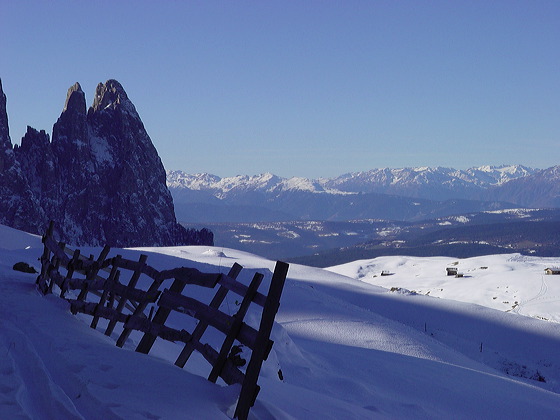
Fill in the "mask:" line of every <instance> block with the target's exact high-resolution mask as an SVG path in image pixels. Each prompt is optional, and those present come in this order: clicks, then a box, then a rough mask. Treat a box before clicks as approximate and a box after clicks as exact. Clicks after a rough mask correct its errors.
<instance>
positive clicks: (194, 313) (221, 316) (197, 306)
mask: <svg viewBox="0 0 560 420" xmlns="http://www.w3.org/2000/svg"><path fill="white" fill-rule="evenodd" d="M158 305H159V307H160V308H167V309H168V310H174V311H177V312H180V313H184V314H186V315H189V316H191V317H193V318H196V319H198V320H200V321H202V322H205V323H207V324H209V325H211V326H212V327H214V328H216V329H217V330H218V331H221V332H222V333H224V334H228V333H229V331H230V327H231V325H232V323H233V317H231V316H229V315H226V314H225V313H223V312H221V311H219V310H217V309H214V308H211V307H209V306H207V305H205V304H204V303H202V302H199V301H198V300H196V299H193V298H191V297H188V296H183V295H181V294H178V293H173V292H171V291H170V290H167V289H166V290H164V291H163V293H162V294H161V297H160V298H159V301H158ZM257 334H258V332H257V331H256V330H255V329H254V328H252V327H250V326H248V325H247V324H245V323H242V325H241V330H240V331H239V335H238V337H237V339H238V341H239V342H240V343H242V344H244V345H246V346H248V347H251V348H252V347H254V345H255V341H256V339H257Z"/></svg>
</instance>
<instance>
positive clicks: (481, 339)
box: [0, 226, 560, 420]
mask: <svg viewBox="0 0 560 420" xmlns="http://www.w3.org/2000/svg"><path fill="white" fill-rule="evenodd" d="M41 251H42V246H41V242H40V238H38V237H36V236H33V235H29V234H26V233H22V232H18V231H15V230H13V229H10V228H6V227H3V226H0V354H2V357H0V419H28V418H30V419H82V418H83V419H119V418H120V419H152V420H155V419H185V418H192V419H219V418H224V419H225V418H230V417H231V416H232V414H233V409H234V407H235V404H236V398H237V396H238V393H239V386H231V387H227V386H222V385H219V384H218V385H216V384H212V383H210V382H208V381H207V380H206V379H205V376H204V375H205V374H207V370H208V367H207V366H206V365H205V364H204V363H203V361H202V359H201V358H200V357H199V358H194V359H192V360H189V363H188V364H187V365H186V367H185V369H179V368H177V367H176V366H174V365H173V363H172V361H174V360H175V357H176V355H177V354H178V353H179V352H180V349H181V347H182V346H178V345H175V344H174V343H165V342H160V341H158V342H156V344H157V345H156V347H154V349H153V352H151V353H150V355H143V354H138V353H135V352H134V351H133V349H134V343H133V342H132V343H129V344H127V345H125V348H123V349H120V348H118V347H116V346H115V339H114V337H106V336H104V335H103V334H102V332H100V331H96V330H93V329H91V328H89V325H88V322H87V321H88V318H87V317H84V318H83V319H82V318H80V317H78V316H73V315H71V314H70V311H69V309H68V305H67V304H66V302H64V301H63V300H61V299H60V298H58V297H56V296H54V295H51V296H46V297H43V296H41V295H40V294H39V293H38V292H37V291H36V290H35V285H34V281H35V278H36V275H33V274H25V273H21V272H16V271H13V270H12V266H13V264H14V263H15V262H18V261H25V262H27V263H29V264H31V265H33V266H35V267H36V268H37V269H38V268H39V262H38V260H37V258H38V257H39V256H40V254H41ZM87 252H91V253H94V254H97V253H98V252H99V250H96V249H92V250H87ZM111 252H112V254H110V255H114V254H116V253H117V252H119V253H123V254H124V255H126V256H127V257H129V258H134V257H135V256H136V257H137V256H138V254H139V253H140V252H142V253H146V254H148V263H149V264H150V265H152V266H154V267H155V268H158V269H162V268H173V267H176V266H181V265H186V266H193V267H196V268H199V269H202V270H204V271H214V272H217V271H219V272H227V271H228V270H229V268H230V267H231V265H233V263H234V262H238V263H239V264H241V265H242V266H244V267H245V268H246V269H245V270H243V271H242V273H241V277H243V276H245V277H247V278H250V277H252V274H253V272H254V271H255V270H258V271H261V272H263V273H265V275H266V276H267V279H269V278H270V276H271V274H270V270H272V268H273V267H274V261H269V260H266V259H263V258H260V257H258V256H255V255H251V254H247V253H243V252H240V251H236V250H232V249H222V248H208V247H175V248H145V249H141V250H140V249H134V250H112V251H111ZM454 262H458V264H457V267H459V269H460V270H461V271H463V273H464V274H465V277H463V278H458V279H456V278H454V277H447V276H445V268H446V267H447V266H448V265H450V264H452V263H454ZM559 263H560V261H559V260H549V259H538V258H522V257H520V256H517V255H507V256H489V257H480V258H472V259H468V260H453V259H448V258H426V259H424V258H405V257H388V258H379V259H375V260H371V261H359V262H355V263H352V264H347V265H345V266H340V267H334V268H331V269H329V270H325V269H318V268H311V267H305V266H298V265H291V266H290V271H289V273H288V280H287V282H286V286H285V289H284V294H283V297H282V303H281V307H280V311H279V313H278V316H277V324H276V325H275V327H274V330H273V336H272V338H273V340H274V341H275V344H274V348H273V351H272V353H271V355H270V357H269V359H268V360H267V362H265V364H264V366H263V371H262V372H261V377H260V378H259V384H260V385H261V388H262V389H261V392H260V394H259V396H258V398H257V402H256V404H255V407H253V409H252V410H251V414H250V418H253V419H342V418H344V419H346V418H348V419H372V418H375V419H376V418H380V419H395V418H412V419H423V418H430V419H432V418H441V419H449V418H454V419H462V418H464V419H471V418H477V419H484V418H492V419H495V418H509V419H517V418H519V419H521V418H539V419H556V418H560V395H559V394H560V354H559V352H558V349H559V348H560V324H559V323H557V322H554V321H558V316H559V315H558V312H559V311H558V308H559V303H558V299H556V298H555V296H558V293H557V291H558V289H557V283H556V282H555V280H556V279H557V278H558V279H560V277H556V276H546V277H543V276H542V275H541V274H543V273H544V268H545V266H547V265H560V264H559ZM482 267H487V268H482ZM382 270H387V271H389V272H390V273H392V275H389V276H383V277H381V276H380V275H379V274H380V273H381V271H382ZM375 275H377V277H374V276H375ZM246 280H247V279H246V278H241V281H246ZM380 286H383V287H380ZM391 287H396V288H400V289H399V290H397V289H395V291H393V292H391V291H390V288H391ZM412 289H414V290H416V292H418V293H416V294H415V293H413V292H411V290H412ZM440 289H443V290H440ZM428 292H430V293H429V295H428V296H426V293H428ZM435 296H438V297H440V298H436V297H435ZM494 296H495V297H496V299H493V298H494ZM506 301H508V302H510V303H508V304H506V303H503V302H506ZM515 301H517V302H518V305H517V306H516V308H515V309H512V306H513V305H514V302H515ZM233 305H234V303H233V302H231V301H227V300H226V302H225V303H224V305H223V306H222V308H221V310H222V311H224V312H228V311H230V310H231V307H230V306H233ZM496 309H498V310H496ZM507 310H509V312H506V311H507ZM514 311H517V312H518V313H512V312H514ZM524 315H529V316H524ZM537 316H538V317H542V318H547V319H549V320H550V321H544V320H541V319H536V318H535V317H537ZM119 333H120V331H118V330H117V331H115V335H118V334H119ZM134 340H137V337H135V336H132V341H134ZM279 370H281V372H282V377H283V379H280V377H279V375H278V372H279Z"/></svg>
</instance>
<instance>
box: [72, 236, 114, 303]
mask: <svg viewBox="0 0 560 420" xmlns="http://www.w3.org/2000/svg"><path fill="white" fill-rule="evenodd" d="M110 250H111V248H110V247H109V246H108V245H105V246H104V247H103V249H102V250H101V252H100V253H99V257H98V258H97V260H95V261H93V258H92V257H93V256H91V257H90V260H92V263H91V265H90V267H89V270H88V271H87V272H86V281H85V282H84V285H83V287H82V290H81V291H80V294H79V295H78V300H84V301H85V300H86V297H87V294H88V289H89V287H90V283H93V282H94V281H95V280H96V277H97V273H98V272H99V268H100V266H101V263H102V262H103V261H105V258H106V257H107V254H109V251H110ZM96 288H97V287H96Z"/></svg>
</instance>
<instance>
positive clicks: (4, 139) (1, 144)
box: [0, 79, 12, 171]
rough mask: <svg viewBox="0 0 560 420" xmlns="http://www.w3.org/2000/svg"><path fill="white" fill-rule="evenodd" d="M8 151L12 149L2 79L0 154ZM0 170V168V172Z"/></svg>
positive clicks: (0, 88)
mask: <svg viewBox="0 0 560 420" xmlns="http://www.w3.org/2000/svg"><path fill="white" fill-rule="evenodd" d="M8 149H10V150H11V149H12V142H11V140H10V129H9V127H8V112H7V111H6V94H5V93H4V90H3V89H2V79H0V152H5V151H6V150H8ZM0 159H1V157H0ZM0 163H1V162H0ZM1 169H2V168H1V167H0V171H1Z"/></svg>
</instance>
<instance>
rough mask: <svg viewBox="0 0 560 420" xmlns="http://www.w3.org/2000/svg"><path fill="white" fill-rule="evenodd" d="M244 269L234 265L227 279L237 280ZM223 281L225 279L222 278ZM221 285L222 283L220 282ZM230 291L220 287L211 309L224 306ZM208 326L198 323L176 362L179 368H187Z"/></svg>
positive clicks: (201, 322)
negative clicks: (188, 361) (186, 364)
mask: <svg viewBox="0 0 560 420" xmlns="http://www.w3.org/2000/svg"><path fill="white" fill-rule="evenodd" d="M242 269H243V267H242V266H241V265H239V264H237V263H234V264H233V266H232V267H231V268H230V270H229V273H228V275H227V277H228V278H231V279H233V280H235V279H237V276H238V275H239V273H240V272H241V270H242ZM221 280H223V277H222V279H221ZM220 283H221V281H220ZM228 291H229V289H228V288H227V287H224V286H220V288H219V289H218V291H217V292H216V294H215V295H214V298H212V301H211V302H210V305H209V306H210V308H212V309H218V308H219V307H220V305H221V304H222V302H223V301H224V299H225V297H226V295H227V293H228ZM208 325H209V324H208V322H206V321H202V320H200V321H199V322H198V324H197V325H196V327H195V329H194V331H193V333H192V336H191V341H189V342H188V343H187V344H185V347H184V348H183V350H182V351H181V354H179V357H178V358H177V360H176V361H175V365H176V366H179V367H181V368H182V367H184V366H185V363H187V360H189V357H190V356H191V354H192V352H193V351H194V350H195V346H196V343H198V342H199V341H200V339H201V338H202V335H203V334H204V332H205V331H206V328H208Z"/></svg>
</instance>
